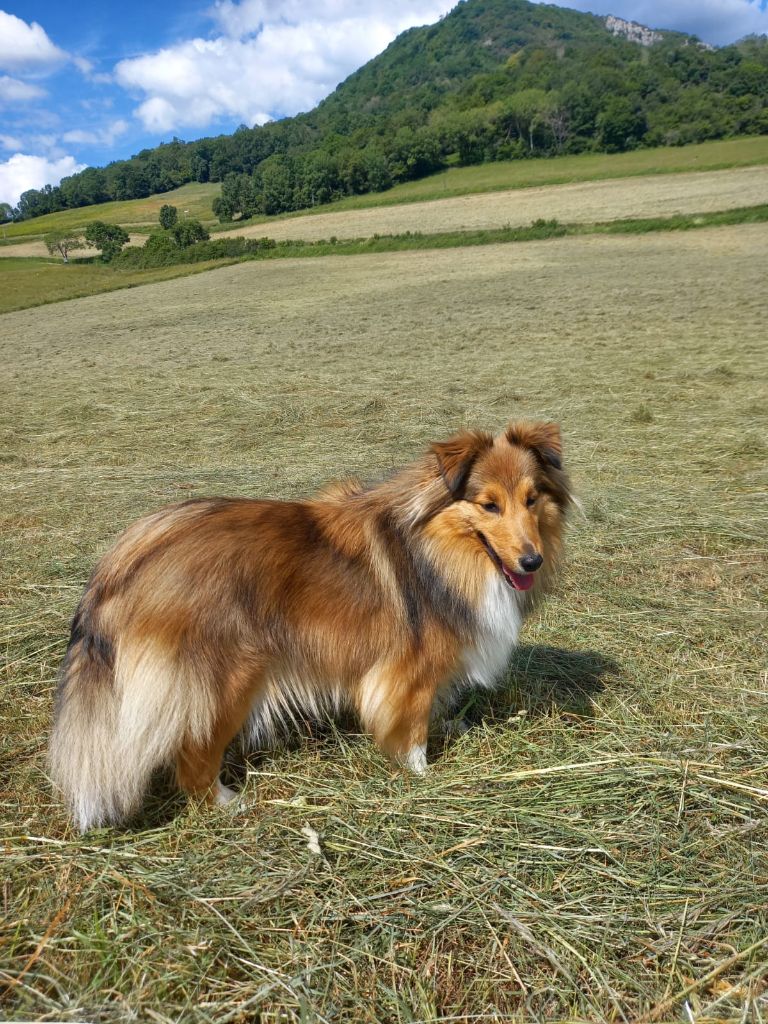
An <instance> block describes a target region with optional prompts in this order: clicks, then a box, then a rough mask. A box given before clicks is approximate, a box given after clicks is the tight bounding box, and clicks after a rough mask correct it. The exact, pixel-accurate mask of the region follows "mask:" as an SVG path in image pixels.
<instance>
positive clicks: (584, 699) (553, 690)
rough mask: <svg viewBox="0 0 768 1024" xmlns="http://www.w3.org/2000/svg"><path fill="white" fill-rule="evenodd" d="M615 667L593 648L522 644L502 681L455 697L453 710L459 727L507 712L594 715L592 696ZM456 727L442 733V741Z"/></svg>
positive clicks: (496, 719)
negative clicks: (491, 687)
mask: <svg viewBox="0 0 768 1024" xmlns="http://www.w3.org/2000/svg"><path fill="white" fill-rule="evenodd" d="M619 672H620V666H619V665H618V663H617V662H615V661H614V660H613V659H612V658H609V657H606V656H605V655H604V654H600V653H599V652H598V651H575V650H567V649H564V648H561V647H547V646H545V645H542V644H523V645H521V646H520V647H518V648H516V650H515V653H514V655H513V657H512V661H511V663H510V666H509V669H508V673H507V683H506V685H505V686H503V687H501V688H500V689H498V690H496V691H491V692H487V691H474V692H472V693H469V694H467V695H466V701H465V703H464V704H462V702H461V698H459V702H458V705H457V706H456V707H455V708H454V712H455V713H458V716H459V718H461V719H463V722H464V729H463V730H461V731H466V727H469V728H471V727H472V726H473V725H479V724H482V723H485V722H487V723H493V722H496V723H498V722H504V721H507V720H508V719H509V718H510V717H512V716H520V717H522V716H523V715H530V716H532V717H535V716H542V715H551V714H553V713H554V714H560V715H561V716H563V717H566V718H572V719H574V720H579V719H585V718H592V717H593V716H594V703H593V701H594V698H595V697H596V696H597V695H598V694H599V693H601V692H602V691H603V690H604V689H605V682H604V678H605V677H606V676H608V677H610V676H617V675H618V674H619ZM455 735H456V732H455V731H454V732H453V733H452V732H451V730H449V732H448V736H447V741H448V742H451V740H452V739H453V738H455Z"/></svg>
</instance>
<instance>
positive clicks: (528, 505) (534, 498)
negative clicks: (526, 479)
mask: <svg viewBox="0 0 768 1024" xmlns="http://www.w3.org/2000/svg"><path fill="white" fill-rule="evenodd" d="M538 497H539V496H538V494H529V495H528V498H527V499H526V502H525V507H526V508H533V506H534V505H535V504H536V501H537V499H538Z"/></svg>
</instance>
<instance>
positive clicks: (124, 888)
mask: <svg viewBox="0 0 768 1024" xmlns="http://www.w3.org/2000/svg"><path fill="white" fill-rule="evenodd" d="M767 255H768V226H766V225H744V226H739V227H721V228H717V229H702V230H700V231H697V232H688V233H684V234H673V233H662V234H651V235H643V236H597V235H595V236H588V237H583V238H566V239H560V240H557V239H556V240H550V241H546V242H531V243H529V244H526V245H517V246H485V247H482V248H477V249H455V250H445V251H432V252H410V253H396V254H387V255H372V256H369V257H367V258H365V259H361V258H360V257H349V258H344V257H340V258H335V259H315V260H280V261H273V262H263V263H260V262H253V263H243V264H238V265H236V266H232V267H228V268H224V269H220V270H216V271H213V272H211V273H208V274H204V275H202V276H200V277H196V278H182V279H180V280H176V281H166V282H162V283H157V284H153V285H149V286H147V287H145V288H142V289H140V290H130V291H121V292H117V293H114V294H112V295H109V296H95V297H91V298H86V299H81V300H78V301H75V302H70V303H66V304H64V305H58V306H48V307H41V308H38V309H34V310H26V311H23V312H17V313H10V314H7V315H5V316H3V317H2V320H0V327H1V328H2V330H0V352H1V353H2V359H3V365H4V373H3V378H2V382H3V383H2V387H3V401H2V406H1V407H0V430H1V431H2V438H3V443H2V458H3V462H4V465H3V483H4V486H3V488H2V492H0V544H2V563H1V564H2V566H3V570H2V587H1V590H0V596H1V600H2V603H1V604H0V618H1V619H2V626H1V628H2V650H3V656H4V659H5V665H4V669H3V684H2V688H0V702H2V703H1V704H0V715H2V720H3V722H4V729H3V732H2V734H0V758H1V761H0V779H2V782H0V830H1V834H0V843H1V844H2V850H3V858H2V862H0V863H1V864H2V876H3V879H2V887H0V900H1V901H2V904H1V905H2V911H3V913H2V917H0V985H2V984H3V983H4V984H5V986H6V988H5V991H4V993H3V994H2V995H0V1001H2V1005H3V1009H2V1011H0V1015H1V1016H3V1018H4V1019H7V1020H32V1019H34V1020H36V1021H44V1020H49V1021H120V1022H122V1021H130V1020H142V1021H143V1020H152V1021H154V1022H170V1021H174V1022H175V1021H180V1020H183V1021H185V1022H200V1024H203V1022H205V1024H208V1022H217V1024H224V1022H238V1024H256V1022H257V1021H258V1022H259V1024H273V1022H275V1024H276V1022H278V1021H280V1022H284V1021H305V1022H309V1021H340V1020H349V1021H355V1022H363V1024H367V1022H370V1024H374V1022H377V1024H378V1022H404V1024H405V1022H410V1024H414V1022H420V1021H424V1022H426V1021H449V1020H450V1021H462V1022H463V1021H466V1022H470V1021H472V1022H474V1021H482V1020H488V1021H491V1020H497V1021H498V1020H505V1021H520V1022H523V1021H525V1022H527V1021H534V1020H535V1021H554V1020H569V1021H590V1022H592V1021H595V1022H598V1021H599V1022H608V1021H610V1022H617V1021H633V1022H640V1021H644V1022H651V1021H679V1020H683V1021H692V1020H693V1021H697V1022H699V1024H701V1022H704V1021H710V1022H714V1021H733V1022H736V1021H742V1022H755V1024H757V1022H760V1021H765V1020H766V1019H768V988H766V979H767V978H768V842H767V840H768V819H767V818H766V808H767V807H768V777H767V776H768V766H767V765H766V739H767V738H768V729H767V728H766V726H767V725H768V692H766V663H765V626H766V623H765V606H764V596H765V592H766V582H767V581H766V550H765V538H766V513H765V490H766V473H765V467H766V455H767V454H768V449H767V448H766V432H765V396H766V389H765V378H766V365H767V363H766V351H765V349H766V335H765V319H766V312H767V310H766V297H765V286H764V285H765V282H764V267H765V262H766V256H767ZM512 416H514V417H517V416H547V417H554V418H556V419H558V420H559V421H560V422H561V423H562V425H563V429H564V434H565V438H566V446H567V459H568V463H569V466H570V469H571V471H572V474H573V477H574V482H575V486H576V488H577V491H578V493H579V494H580V496H581V500H582V504H583V510H584V514H583V516H582V515H575V516H574V518H573V523H572V528H571V530H570V533H569V559H568V566H567V569H566V571H565V573H564V576H563V579H562V583H561V586H560V589H559V592H558V593H557V595H556V596H555V597H553V598H552V599H551V600H550V601H549V602H548V603H547V605H546V606H545V607H544V609H543V611H542V613H541V615H540V616H539V617H537V618H536V619H535V620H533V621H532V622H531V623H530V624H529V626H528V627H527V629H526V631H525V634H524V644H523V646H522V648H521V649H520V651H519V654H518V656H517V658H516V660H515V662H514V664H513V666H512V667H511V670H510V674H509V677H508V679H507V680H506V684H505V686H504V687H503V688H502V689H501V691H500V692H499V694H497V695H496V696H495V697H493V698H492V699H488V700H482V701H478V702H477V703H476V704H475V705H474V707H472V708H471V709H470V716H471V717H472V718H473V719H474V721H475V726H474V728H473V729H471V730H470V732H469V733H467V734H466V735H465V736H463V737H462V738H461V739H460V740H458V741H455V742H453V743H451V744H448V745H447V746H443V745H442V744H441V743H439V742H437V741H436V742H435V745H434V749H433V750H432V751H431V758H430V759H431V761H432V762H433V763H432V766H431V771H430V774H429V775H428V776H427V777H426V778H425V779H423V780H422V779H412V778H409V777H405V776H402V775H400V774H398V773H393V772H391V771H390V769H389V767H388V766H387V764H386V763H385V762H384V761H383V760H382V758H381V757H380V756H379V755H378V754H377V753H376V752H375V750H374V749H373V747H372V745H371V744H370V742H369V741H368V739H367V738H365V737H361V736H357V735H355V734H354V732H349V731H342V732H338V733H335V732H330V733H326V734H320V735H306V736H304V737H303V738H300V739H299V741H298V742H297V744H296V746H295V747H293V748H291V749H287V750H283V751H278V752H275V753H265V754H263V755H262V756H261V757H259V758H257V759H254V760H253V761H252V762H251V763H250V766H249V767H248V771H247V773H246V775H245V796H244V799H245V807H244V809H242V810H241V811H240V812H236V813H231V812H227V811H219V812H212V813H208V812H203V811H200V810H197V809H195V808H188V807H185V806H184V804H183V801H181V800H180V799H178V798H176V797H175V796H173V795H172V794H169V793H168V792H167V791H164V790H163V788H162V786H161V787H160V788H159V789H158V791H157V793H156V794H155V797H154V798H153V800H152V801H151V803H150V806H149V807H148V810H147V812H146V814H145V815H144V816H143V817H142V819H141V820H139V821H138V822H136V823H134V824H133V826H132V827H131V828H128V829H124V830H119V831H109V830H106V831H101V832H96V833H92V834H90V835H87V836H85V837H82V838H81V837H78V836H77V835H75V834H73V832H72V831H71V829H70V827H69V826H68V824H67V822H66V819H65V817H64V815H63V813H62V809H61V807H60V806H59V804H58V801H57V800H56V799H55V798H54V797H53V796H52V794H51V793H50V792H49V790H48V787H47V784H46V780H45V744H46V737H47V732H48V728H49V722H50V715H51V708H52V699H53V689H54V680H55V673H56V669H57V665H58V662H59V660H60V658H61V655H62V653H63V650H64V646H65V643H66V635H67V628H68V621H69V618H70V616H71V614H72V611H73V609H74V606H75V604H76V602H77V599H78V594H79V591H80V589H81V588H82V586H83V585H84V582H85V580H86V578H87V576H88V573H89V571H90V568H91V566H92V564H93V562H94V560H95V558H96V557H97V556H98V555H99V553H100V552H101V551H103V550H104V548H105V547H106V545H107V544H109V543H110V541H111V540H112V539H113V538H114V537H115V535H116V534H117V533H118V531H119V530H120V529H121V528H122V527H123V526H124V525H125V524H127V523H128V522H129V521H130V520H132V519H133V518H134V517H136V516H138V515H139V514H141V513H142V512H145V511H147V510H149V509H153V508H156V507H158V506H160V505H162V504H163V503H165V502H169V501H174V500H178V499H182V498H187V497H190V496H193V495H201V494H211V493H223V494H260V495H267V496H275V497H288V496H293V495H298V494H305V493H307V492H308V491H311V490H312V489H313V488H315V487H317V486H318V485H319V484H320V483H321V482H322V481H324V480H326V479H328V477H330V476H335V475H338V474H344V473H358V474H361V475H363V476H371V475H373V476H375V475H376V474H378V473H380V472H382V471H386V470H387V469H388V468H389V467H390V466H392V465H397V464H400V463H402V462H403V461H404V460H407V459H409V458H410V457H412V456H414V455H415V454H416V453H418V452H419V451H421V450H422V449H423V447H424V445H425V444H426V443H427V442H428V441H429V440H431V439H434V438H436V437H441V436H444V435H445V434H446V433H448V432H449V431H450V430H452V429H453V428H455V427H456V426H458V425H460V424H463V423H468V424H482V425H486V426H489V427H498V426H499V425H501V424H502V423H504V421H505V420H506V419H507V418H508V417H512ZM239 764H240V762H239V761H238V760H237V759H235V761H234V764H233V770H234V771H236V772H237V771H238V770H239ZM241 777H242V772H241ZM306 826H309V827H310V828H312V829H314V830H315V831H316V832H317V833H318V834H319V841H320V847H321V850H322V855H320V856H317V855H315V854H312V853H311V852H310V850H309V849H308V848H307V837H306V835H305V834H304V833H303V832H302V830H303V829H304V828H305V827H306Z"/></svg>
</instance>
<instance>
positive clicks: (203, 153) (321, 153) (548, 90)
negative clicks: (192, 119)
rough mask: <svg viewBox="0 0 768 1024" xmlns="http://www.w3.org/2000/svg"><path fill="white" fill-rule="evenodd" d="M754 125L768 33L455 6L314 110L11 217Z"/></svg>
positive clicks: (325, 186)
mask: <svg viewBox="0 0 768 1024" xmlns="http://www.w3.org/2000/svg"><path fill="white" fill-rule="evenodd" d="M638 39H639V40H642V41H637V40H638ZM762 133H768V39H767V38H766V37H765V36H761V37H750V38H748V39H745V40H743V41H741V42H740V43H737V44H734V45H732V46H727V47H722V48H718V49H713V48H711V47H706V46H703V45H702V44H700V43H699V42H698V41H697V40H695V39H694V38H692V37H689V36H685V35H681V34H678V33H670V32H660V33H650V32H642V31H640V30H639V29H638V27H637V26H635V27H634V29H633V28H632V27H631V26H629V25H627V24H626V23H624V24H622V23H617V20H616V19H605V18H600V17H596V16H594V15H591V14H581V13H579V12H577V11H572V10H567V9H564V8H560V7H554V6H549V5H543V4H533V3H528V2H526V0H463V2H461V3H459V5H458V6H457V7H456V8H454V10H453V11H451V13H450V14H448V15H446V17H444V18H443V19H441V21H439V22H438V23H437V24H435V25H431V26H426V27H423V28H414V29H410V30H409V31H407V32H404V33H403V34H402V35H401V36H399V37H398V38H397V39H396V40H395V41H394V42H393V43H392V44H391V45H390V46H389V47H388V48H387V49H386V50H385V51H384V53H382V54H380V55H379V56H378V57H376V58H374V60H372V61H370V62H369V63H368V64H366V65H365V66H364V67H362V68H360V69H359V70H358V71H356V72H355V73H354V74H353V75H351V76H350V77H349V78H348V79H347V80H346V81H345V82H343V83H342V84H341V85H339V86H338V87H337V89H336V90H335V92H333V93H332V94H331V95H330V96H329V97H328V98H327V99H325V100H324V101H323V102H322V103H320V104H319V105H318V106H317V107H316V108H315V109H314V110H312V111H311V112H309V113H306V114H299V115H298V116H296V117H292V118H286V119H284V120H282V121H278V122H272V123H270V124H267V125H264V126H263V127H261V128H247V127H241V128H240V129H238V130H237V131H236V132H235V133H234V134H233V135H221V136H218V137H216V138H205V139H200V140H198V141H196V142H189V143H186V142H182V141H180V140H178V139H174V140H173V141H172V142H170V143H166V144H163V145H160V146H158V147H156V148H154V149H146V150H143V151H142V152H140V153H138V154H137V155H136V156H134V157H131V159H129V160H121V161H117V162H115V163H112V164H109V165H108V166H107V167H105V168H91V167H89V168H87V169H86V170H84V171H82V172H81V173H79V174H75V175H73V176H72V177H70V178H64V179H63V180H62V182H61V184H60V185H59V186H57V187H51V186H46V187H45V188H44V189H40V190H31V191H29V192H25V193H24V195H23V196H22V197H21V200H20V202H19V207H18V210H17V211H16V215H17V216H18V217H19V218H27V217H33V216H37V215H39V214H43V213H50V212H53V211H55V210H61V209H66V208H69V207H78V206H88V205H91V204H93V203H102V202H106V201H108V200H112V199H133V198H142V197H144V196H147V195H151V194H153V193H158V192H165V191H168V190H170V189H172V188H176V187H177V186H179V185H182V184H184V183H185V182H188V181H203V182H204V181H222V182H223V186H222V195H221V198H220V199H219V200H218V201H217V202H218V207H217V212H218V214H219V216H220V217H221V218H222V219H230V218H232V217H236V216H238V215H244V216H249V215H251V214H253V213H257V212H261V213H268V214H272V213H281V212H284V211H287V210H292V209H299V208H303V207H307V206H312V205H315V204H318V203H326V202H329V201H331V200H333V199H335V198H337V197H339V196H342V195H348V194H350V193H355V192H369V191H376V190H383V189H386V188H389V187H390V186H391V185H392V184H394V183H395V182H398V181H405V180H408V179H412V178H419V177H423V176H424V175H427V174H431V173H433V172H434V171H437V170H439V169H441V168H442V167H444V166H445V165H446V163H451V162H457V161H458V162H460V163H480V162H484V161H489V160H498V159H510V158H516V157H520V158H523V157H527V156H532V155H537V156H541V155H547V154H555V153H577V152H583V151H585V150H601V151H605V152H617V151H619V150H624V149H631V148H635V147H638V146H657V145H681V144H684V143H687V142H698V141H703V140H705V139H716V138H723V137H726V136H729V135H739V134H762Z"/></svg>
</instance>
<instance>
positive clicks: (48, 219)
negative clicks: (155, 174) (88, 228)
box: [0, 182, 221, 245]
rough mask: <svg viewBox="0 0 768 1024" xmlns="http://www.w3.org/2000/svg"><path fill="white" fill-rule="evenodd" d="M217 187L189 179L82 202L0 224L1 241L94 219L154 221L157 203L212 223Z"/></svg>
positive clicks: (69, 227) (35, 235)
mask: <svg viewBox="0 0 768 1024" xmlns="http://www.w3.org/2000/svg"><path fill="white" fill-rule="evenodd" d="M220 191H221V185H219V184H213V183H212V184H205V185H201V184H198V183H197V182H192V183H191V184H189V185H182V186H181V188H176V189H173V191H171V192H164V193H163V194H162V195H159V196H148V197H147V198H146V199H126V200H124V201H123V202H117V203H100V204H99V205H98V206H81V207H79V208H78V209H76V210H61V211H59V213H48V214H46V215H45V216H44V217H33V218H32V220H22V221H19V223H18V224H6V225H3V226H2V227H0V245H2V244H3V243H4V242H14V241H15V240H17V239H29V238H40V237H42V235H44V234H45V233H46V232H48V231H54V230H77V229H80V228H84V227H85V225H86V224H89V223H90V222H91V221H93V220H105V221H107V222H108V223H109V224H122V225H123V227H131V226H132V225H141V226H144V225H149V224H156V223H157V218H158V216H159V214H160V207H161V206H164V205H165V204H166V203H170V204H171V205H172V206H176V207H177V208H178V210H179V213H180V214H181V215H182V216H189V217H194V218H196V219H197V220H201V221H205V222H207V223H211V222H212V221H214V220H215V218H214V216H213V213H212V211H211V203H212V202H213V200H214V199H215V198H216V196H217V195H218V194H219V192H220Z"/></svg>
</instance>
